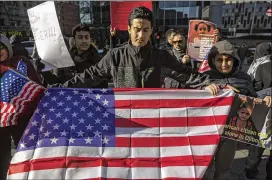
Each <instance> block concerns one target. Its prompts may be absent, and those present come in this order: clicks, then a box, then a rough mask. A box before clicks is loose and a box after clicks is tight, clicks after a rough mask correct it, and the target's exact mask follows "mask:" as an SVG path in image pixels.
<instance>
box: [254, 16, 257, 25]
mask: <svg viewBox="0 0 272 180" xmlns="http://www.w3.org/2000/svg"><path fill="white" fill-rule="evenodd" d="M256 22H257V17H256V16H255V17H254V24H256Z"/></svg>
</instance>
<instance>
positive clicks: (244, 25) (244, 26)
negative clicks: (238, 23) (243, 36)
mask: <svg viewBox="0 0 272 180" xmlns="http://www.w3.org/2000/svg"><path fill="white" fill-rule="evenodd" d="M243 28H246V20H244V23H243Z"/></svg>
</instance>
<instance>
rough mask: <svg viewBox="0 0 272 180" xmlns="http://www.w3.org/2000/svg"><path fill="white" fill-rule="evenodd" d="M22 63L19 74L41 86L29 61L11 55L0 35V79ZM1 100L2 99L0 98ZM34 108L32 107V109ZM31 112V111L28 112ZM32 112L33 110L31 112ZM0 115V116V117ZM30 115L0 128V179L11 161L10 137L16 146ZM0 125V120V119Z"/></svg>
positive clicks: (24, 115) (2, 179)
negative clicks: (23, 65) (22, 66)
mask: <svg viewBox="0 0 272 180" xmlns="http://www.w3.org/2000/svg"><path fill="white" fill-rule="evenodd" d="M19 62H22V63H24V64H25V65H26V68H25V69H24V72H20V71H19V72H20V73H22V74H23V75H25V76H27V77H28V78H29V79H31V80H32V81H35V82H36V83H38V84H41V79H40V77H39V74H38V73H37V72H36V70H35V68H34V67H33V65H32V63H31V62H30V60H29V59H27V58H25V57H24V56H19V55H13V50H12V46H11V44H10V42H9V39H8V38H7V37H6V36H4V35H2V34H1V35H0V78H1V77H2V76H3V75H4V74H5V72H6V71H7V70H8V69H15V70H16V69H17V66H18V63H19ZM24 73H25V74H24ZM0 96H2V94H0ZM0 99H2V97H0ZM35 107H36V106H35V105H33V108H35ZM29 112H31V110H30V111H29ZM33 112H34V110H33ZM1 115H2V114H0V117H1ZM31 116H32V114H31V113H27V112H26V113H24V114H23V116H20V117H19V119H18V124H17V125H14V126H7V127H0V144H1V147H0V179H1V180H5V179H6V176H7V170H8V167H9V163H10V160H11V137H12V139H13V141H14V144H15V146H17V145H18V143H19V141H20V138H21V136H22V135H23V133H24V130H25V127H26V126H27V124H28V122H29V120H30V118H31ZM0 123H1V118H0Z"/></svg>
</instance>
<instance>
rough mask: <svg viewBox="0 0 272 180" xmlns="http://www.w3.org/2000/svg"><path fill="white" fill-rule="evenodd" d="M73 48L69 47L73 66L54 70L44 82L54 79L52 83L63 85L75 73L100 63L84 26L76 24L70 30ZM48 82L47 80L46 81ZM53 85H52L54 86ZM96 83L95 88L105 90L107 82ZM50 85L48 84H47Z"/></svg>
mask: <svg viewBox="0 0 272 180" xmlns="http://www.w3.org/2000/svg"><path fill="white" fill-rule="evenodd" d="M72 35H73V39H74V46H73V47H70V50H69V51H70V54H71V57H72V59H73V61H74V63H75V66H72V67H65V68H59V69H56V70H54V72H53V74H51V76H47V77H45V81H46V80H47V79H50V82H52V79H53V78H55V80H54V81H53V82H55V83H64V82H66V81H68V80H69V79H71V78H73V77H74V76H75V75H76V74H77V73H83V72H84V70H86V69H88V68H90V67H91V66H92V65H94V64H96V63H98V62H99V61H100V58H101V57H100V55H99V54H98V52H97V49H96V48H95V47H94V46H93V45H92V44H91V43H92V42H91V32H90V29H89V26H87V25H86V24H78V25H76V26H75V27H74V28H73V30H72ZM48 81H49V80H48ZM55 83H54V84H55ZM101 83H102V84H100V83H98V84H97V86H96V87H101V88H107V87H108V85H107V82H101ZM49 84H50V83H49ZM82 87H89V84H88V83H84V84H83V86H82Z"/></svg>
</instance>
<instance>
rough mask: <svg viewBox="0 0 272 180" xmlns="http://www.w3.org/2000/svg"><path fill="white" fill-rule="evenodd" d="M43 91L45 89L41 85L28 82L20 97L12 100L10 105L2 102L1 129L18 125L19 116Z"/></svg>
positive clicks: (19, 94)
mask: <svg viewBox="0 0 272 180" xmlns="http://www.w3.org/2000/svg"><path fill="white" fill-rule="evenodd" d="M42 90H43V88H42V87H41V86H40V85H38V84H36V83H33V82H27V83H26V84H25V85H24V86H23V87H22V90H21V91H20V92H19V93H18V95H17V96H16V97H14V98H12V99H11V101H10V102H9V103H6V102H1V117H0V118H1V119H0V120H1V124H0V127H7V126H12V125H16V124H17V118H18V116H19V115H20V114H21V113H23V112H24V110H25V108H26V106H27V105H30V104H31V102H32V101H33V100H34V99H35V97H36V96H37V95H38V94H39V93H40V91H42ZM2 107H3V108H2ZM2 112H3V114H2Z"/></svg>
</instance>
